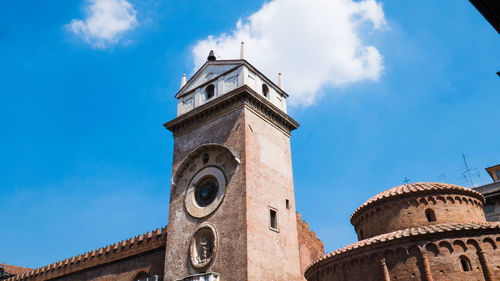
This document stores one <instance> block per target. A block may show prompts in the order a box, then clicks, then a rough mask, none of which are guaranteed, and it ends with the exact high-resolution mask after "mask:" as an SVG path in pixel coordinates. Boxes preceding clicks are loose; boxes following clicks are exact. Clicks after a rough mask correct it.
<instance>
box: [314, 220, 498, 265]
mask: <svg viewBox="0 0 500 281" xmlns="http://www.w3.org/2000/svg"><path fill="white" fill-rule="evenodd" d="M471 229H498V231H499V233H500V222H484V223H449V224H434V225H429V226H425V227H415V228H408V229H401V230H397V231H393V232H389V233H384V234H380V235H377V236H374V237H371V238H368V239H364V240H361V241H358V242H355V243H352V244H350V245H348V246H345V247H342V248H340V249H338V250H336V251H334V252H331V253H329V254H326V255H325V256H323V257H321V258H320V259H318V260H317V261H315V262H313V263H312V264H311V265H309V266H308V267H307V268H306V271H307V270H308V269H309V268H311V267H312V266H314V265H315V264H317V263H319V262H321V261H324V260H327V259H329V258H331V257H334V256H338V255H340V254H344V253H347V252H349V251H352V250H354V249H359V248H363V247H366V246H369V245H373V244H378V243H383V242H386V241H391V240H397V239H402V238H404V237H410V236H412V237H414V236H420V235H425V234H432V233H436V232H452V231H463V230H471Z"/></svg>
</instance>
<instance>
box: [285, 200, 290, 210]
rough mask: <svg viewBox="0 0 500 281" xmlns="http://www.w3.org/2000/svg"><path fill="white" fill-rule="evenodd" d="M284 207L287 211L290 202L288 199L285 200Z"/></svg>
mask: <svg viewBox="0 0 500 281" xmlns="http://www.w3.org/2000/svg"><path fill="white" fill-rule="evenodd" d="M285 205H286V208H287V209H290V201H289V200H288V199H285Z"/></svg>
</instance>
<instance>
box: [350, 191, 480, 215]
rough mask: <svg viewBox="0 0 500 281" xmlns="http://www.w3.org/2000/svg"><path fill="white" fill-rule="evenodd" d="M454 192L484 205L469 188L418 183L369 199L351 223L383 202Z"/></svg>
mask: <svg viewBox="0 0 500 281" xmlns="http://www.w3.org/2000/svg"><path fill="white" fill-rule="evenodd" d="M434 191H439V192H454V193H463V194H468V195H471V196H474V197H476V198H478V199H480V200H481V202H483V204H484V198H483V196H482V195H481V193H479V192H477V191H475V190H472V189H470V188H467V187H463V186H459V185H454V184H448V183H439V182H416V183H410V184H403V185H398V186H396V187H393V188H390V189H388V190H386V191H383V192H381V193H379V194H377V195H375V196H373V197H372V198H370V199H368V200H367V201H366V202H365V203H363V204H362V205H361V206H359V207H358V208H357V209H356V210H355V211H354V212H353V213H352V215H351V221H352V219H353V217H354V216H356V215H357V214H359V213H360V211H361V210H364V209H365V208H367V207H368V206H370V205H372V204H374V203H376V202H379V201H381V200H387V199H389V198H396V197H400V196H406V195H410V194H411V195H413V194H418V193H429V192H431V193H432V192H434Z"/></svg>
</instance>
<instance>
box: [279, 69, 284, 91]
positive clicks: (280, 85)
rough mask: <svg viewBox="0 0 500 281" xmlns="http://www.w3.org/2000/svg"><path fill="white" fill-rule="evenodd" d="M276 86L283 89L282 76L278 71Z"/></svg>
mask: <svg viewBox="0 0 500 281" xmlns="http://www.w3.org/2000/svg"><path fill="white" fill-rule="evenodd" d="M278 87H279V88H280V89H282V90H283V77H282V76H281V72H280V73H278Z"/></svg>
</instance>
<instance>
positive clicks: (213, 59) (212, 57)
mask: <svg viewBox="0 0 500 281" xmlns="http://www.w3.org/2000/svg"><path fill="white" fill-rule="evenodd" d="M216 59H217V58H216V57H215V54H214V50H210V53H209V54H208V57H207V60H208V61H215V60H216Z"/></svg>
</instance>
